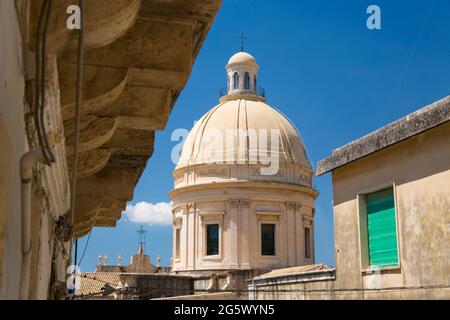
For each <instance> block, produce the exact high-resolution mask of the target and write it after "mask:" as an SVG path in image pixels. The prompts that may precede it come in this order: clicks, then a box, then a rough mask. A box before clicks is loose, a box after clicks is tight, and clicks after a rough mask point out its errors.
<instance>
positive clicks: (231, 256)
mask: <svg viewBox="0 0 450 320" xmlns="http://www.w3.org/2000/svg"><path fill="white" fill-rule="evenodd" d="M238 208H239V200H230V201H229V204H228V211H227V216H228V217H227V219H226V222H227V224H228V228H227V239H228V241H227V248H225V251H226V252H227V257H228V259H227V260H228V266H229V267H230V268H236V267H238V259H237V258H238V245H239V244H238V233H237V231H238V230H237V228H238V226H237V224H238Z"/></svg>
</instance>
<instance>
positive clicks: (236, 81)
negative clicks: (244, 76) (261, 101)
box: [233, 72, 239, 89]
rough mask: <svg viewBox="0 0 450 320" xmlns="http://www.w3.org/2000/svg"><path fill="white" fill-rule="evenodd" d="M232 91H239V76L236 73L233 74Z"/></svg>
mask: <svg viewBox="0 0 450 320" xmlns="http://www.w3.org/2000/svg"><path fill="white" fill-rule="evenodd" d="M233 89H239V74H238V73H237V72H235V73H234V74H233Z"/></svg>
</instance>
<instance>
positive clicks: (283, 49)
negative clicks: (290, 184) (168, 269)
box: [79, 0, 450, 271]
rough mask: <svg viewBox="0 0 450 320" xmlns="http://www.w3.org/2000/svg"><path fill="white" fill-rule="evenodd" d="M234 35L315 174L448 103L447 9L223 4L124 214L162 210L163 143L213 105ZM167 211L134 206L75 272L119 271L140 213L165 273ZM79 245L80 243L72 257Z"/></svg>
mask: <svg viewBox="0 0 450 320" xmlns="http://www.w3.org/2000/svg"><path fill="white" fill-rule="evenodd" d="M371 4H376V5H378V6H380V8H381V19H382V20H381V27H382V29H381V30H368V29H367V27H366V20H367V18H368V16H369V15H368V14H366V9H367V7H368V6H369V5H371ZM241 32H244V33H245V35H246V37H247V40H246V43H245V50H246V51H248V52H250V53H251V54H252V55H254V56H255V57H256V59H257V62H258V63H259V65H260V72H259V84H260V85H261V86H262V87H264V88H265V89H266V97H267V102H268V103H269V104H270V105H272V106H274V107H276V108H278V109H280V110H281V111H282V112H283V113H284V114H286V115H287V116H288V117H289V118H290V119H291V120H292V121H293V122H294V123H295V125H296V126H297V128H298V129H299V130H300V133H301V135H302V137H303V139H304V142H305V144H306V147H307V150H308V153H309V156H310V158H311V159H312V161H313V165H314V166H315V164H316V163H317V161H319V160H321V159H322V158H324V157H326V156H328V155H329V154H330V153H331V151H332V149H333V148H336V147H338V146H341V145H343V144H345V143H348V142H350V141H352V140H354V139H356V138H358V137H361V136H362V135H365V134H367V133H369V132H371V131H373V130H375V129H377V128H379V127H382V126H384V125H385V124H387V123H389V122H391V121H393V120H396V119H398V118H400V117H402V116H404V115H406V114H408V113H411V112H413V111H415V110H417V109H419V108H421V107H423V106H425V105H427V104H429V103H431V102H433V101H435V100H438V99H440V98H442V97H444V96H447V95H449V94H450V0H422V1H411V0H409V1H407V0H396V1H392V0H389V1H388V0H386V1H381V0H376V1H375V0H374V1H362V0H347V1H337V0H335V1H331V0H330V1H323V0H314V1H313V0H311V1H306V0H302V1H294V0H292V1H281V0H280V1H268V0H246V1H238V0H224V3H223V5H222V8H221V10H220V11H219V14H218V16H217V18H216V20H215V22H214V24H213V27H212V29H211V31H210V33H209V35H208V37H207V39H206V41H205V43H204V45H203V48H202V50H201V52H200V54H199V56H198V58H197V61H196V63H195V65H194V68H193V71H192V74H191V77H190V79H189V82H188V84H187V86H186V87H185V89H184V91H183V92H182V94H181V96H180V98H179V99H178V101H177V103H176V106H175V108H174V110H173V112H172V114H171V116H170V119H169V122H168V124H167V127H166V129H165V130H164V131H161V132H157V134H156V142H155V152H154V154H153V157H152V158H151V159H150V161H149V163H148V165H147V168H146V170H145V172H144V174H143V175H142V177H141V180H140V182H139V184H138V185H137V187H136V190H135V194H134V199H133V200H132V201H131V202H130V204H131V205H135V204H137V203H139V202H146V203H149V204H152V203H153V204H155V203H160V202H166V203H167V202H169V198H168V195H167V193H168V191H170V190H171V189H172V187H173V180H172V174H171V173H172V170H173V168H174V164H173V163H172V162H171V159H170V154H171V150H172V148H173V147H174V146H175V144H176V142H172V141H171V134H172V132H173V130H175V129H177V128H186V129H191V128H192V126H193V122H194V121H195V120H198V119H199V118H200V117H201V116H202V115H203V114H204V113H205V112H207V111H208V110H209V109H210V108H212V107H213V106H214V105H216V104H217V103H218V94H219V89H220V88H221V87H223V86H225V85H226V76H225V70H224V65H225V64H226V62H227V61H228V58H229V57H230V56H231V55H232V54H233V53H235V52H237V51H239V48H240V40H239V38H238V36H239V34H240V33H241ZM315 186H316V188H317V189H318V190H319V192H320V195H319V197H318V199H317V200H316V217H315V228H316V229H315V245H316V261H317V262H324V263H328V264H332V265H334V264H335V262H334V246H333V236H334V235H333V232H334V231H333V211H332V186H331V176H330V174H327V175H325V176H322V177H317V178H315ZM138 209H139V208H138ZM166 209H167V208H166V206H165V205H164V204H160V205H159V206H157V207H154V206H151V205H145V204H142V205H141V207H140V210H135V211H134V212H132V214H130V215H127V214H124V215H123V217H122V220H121V221H119V222H118V224H117V227H116V228H95V229H94V230H93V232H92V234H91V239H90V241H89V245H88V247H87V250H86V254H85V257H84V259H83V262H82V264H81V269H82V271H92V270H94V268H95V265H96V261H97V256H98V255H99V254H102V255H104V254H107V255H108V257H109V261H110V263H115V261H116V258H117V256H118V255H119V254H121V255H122V256H123V257H124V261H125V262H128V260H129V258H130V256H131V255H132V254H134V253H135V252H136V251H137V239H138V237H137V233H136V230H138V228H139V226H140V224H141V223H135V222H133V221H131V220H133V219H134V220H136V219H138V218H139V216H140V213H141V212H146V211H145V210H153V212H154V214H155V217H158V218H160V220H159V221H154V222H153V224H151V225H149V224H148V223H145V224H144V227H145V229H146V230H147V231H148V233H147V235H146V241H147V245H146V251H147V253H148V254H150V256H151V259H152V261H153V262H155V260H156V256H157V255H161V257H162V262H163V264H165V265H167V264H168V263H169V260H170V256H171V250H172V235H171V231H172V229H171V226H170V225H161V224H160V223H161V221H162V222H164V221H168V219H167V215H165V213H164V212H166V211H167V210H166ZM130 212H131V211H130ZM86 238H87V237H84V238H82V239H80V241H79V255H81V254H82V252H83V249H84V247H85V244H86Z"/></svg>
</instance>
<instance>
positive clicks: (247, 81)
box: [244, 72, 250, 90]
mask: <svg viewBox="0 0 450 320" xmlns="http://www.w3.org/2000/svg"><path fill="white" fill-rule="evenodd" d="M244 89H246V90H249V89H250V75H249V74H248V72H246V73H245V75H244Z"/></svg>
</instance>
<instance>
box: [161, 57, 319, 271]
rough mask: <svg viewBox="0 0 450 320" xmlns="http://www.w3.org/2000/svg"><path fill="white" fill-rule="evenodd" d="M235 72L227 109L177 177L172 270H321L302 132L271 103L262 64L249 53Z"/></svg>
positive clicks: (205, 130) (200, 131)
mask: <svg viewBox="0 0 450 320" xmlns="http://www.w3.org/2000/svg"><path fill="white" fill-rule="evenodd" d="M225 69H226V74H227V86H226V87H225V88H223V89H222V90H221V91H220V100H219V104H218V105H216V106H215V107H213V108H212V109H211V110H209V111H208V112H207V113H206V114H205V115H204V116H203V117H202V118H201V119H200V120H199V121H197V122H196V123H195V125H194V127H193V128H192V130H191V131H190V132H189V134H188V135H187V137H186V138H185V139H184V141H183V142H184V144H183V147H182V150H181V153H180V155H179V156H180V158H179V159H178V165H177V167H176V168H175V170H174V171H173V178H174V188H173V190H172V191H170V192H169V196H170V199H171V200H172V214H173V230H174V232H173V234H174V237H173V252H174V259H173V267H172V271H175V272H187V273H190V272H193V273H197V272H199V274H204V272H215V271H216V270H217V271H219V270H220V271H227V270H272V269H279V268H287V267H292V266H294V265H306V264H312V263H314V248H313V242H314V241H313V240H314V238H313V233H312V231H311V230H313V222H314V199H315V198H316V197H317V195H318V192H317V191H316V190H315V189H314V187H313V185H312V175H313V172H312V168H311V165H310V164H309V162H308V158H307V156H306V152H305V146H304V144H303V141H302V139H301V136H300V134H299V132H298V131H297V130H296V128H295V126H294V125H293V124H292V123H291V122H290V121H289V119H288V118H287V117H285V116H284V115H283V114H282V113H281V112H280V111H278V110H276V109H275V108H272V107H271V106H269V105H268V104H267V103H266V101H265V91H264V89H262V88H261V87H259V86H258V85H257V75H258V70H259V67H258V65H257V64H256V60H255V58H253V57H252V56H251V55H250V54H248V53H246V52H239V53H237V54H235V55H233V56H232V57H231V59H230V60H229V63H228V64H227V65H226V66H225ZM172 155H178V154H176V153H173V154H172ZM306 230H307V231H306Z"/></svg>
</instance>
